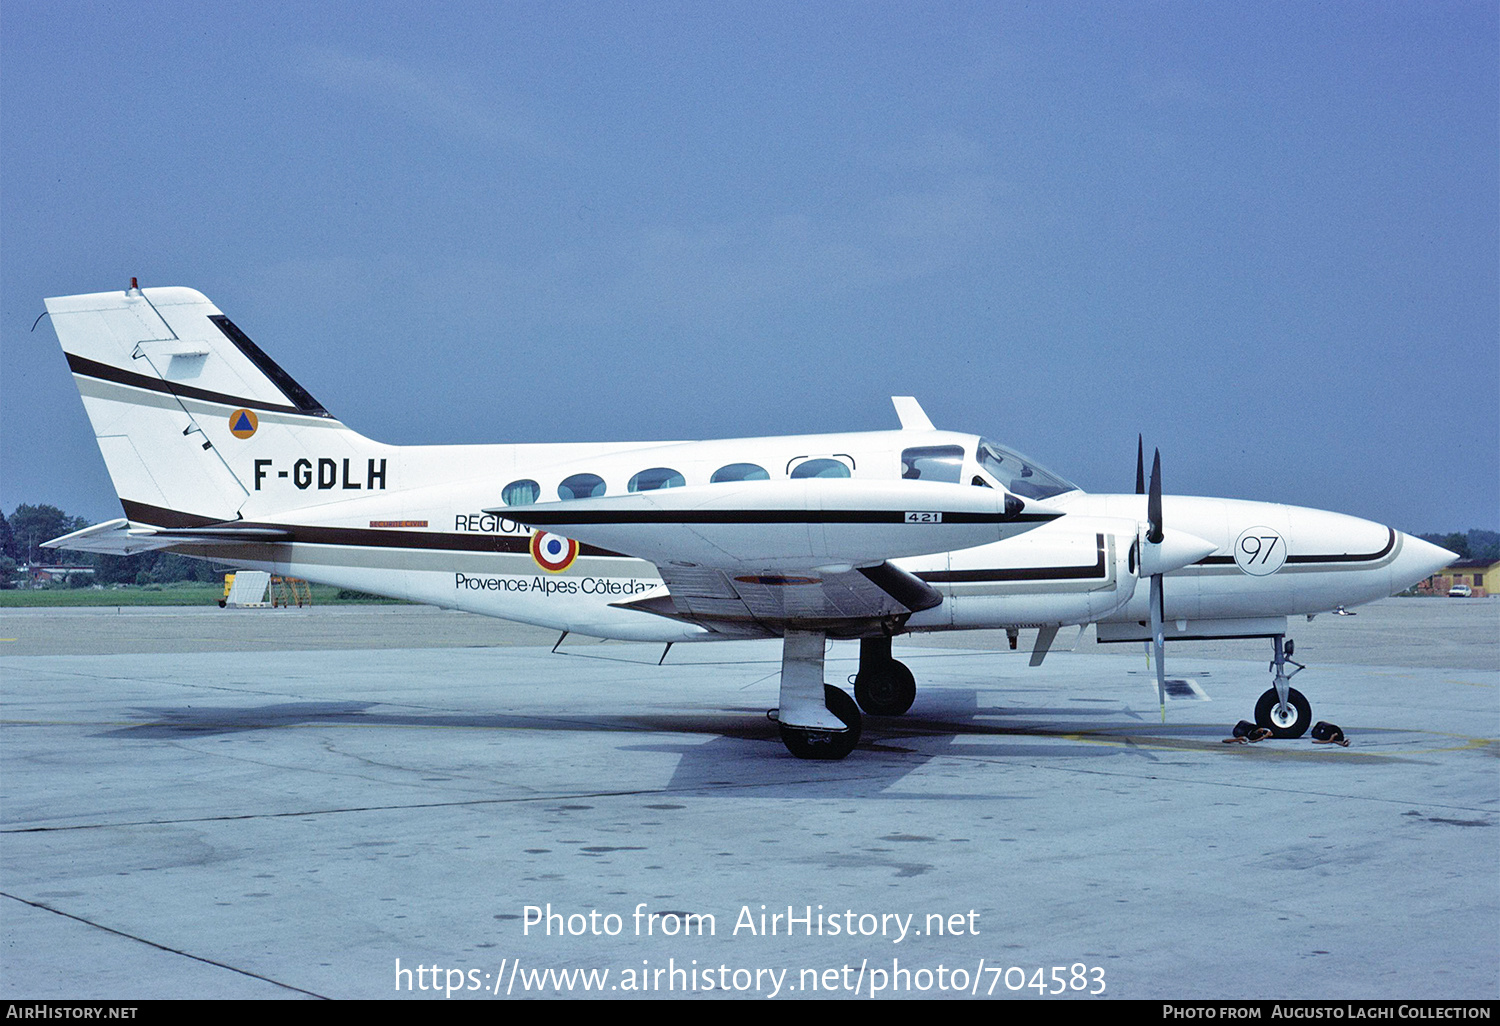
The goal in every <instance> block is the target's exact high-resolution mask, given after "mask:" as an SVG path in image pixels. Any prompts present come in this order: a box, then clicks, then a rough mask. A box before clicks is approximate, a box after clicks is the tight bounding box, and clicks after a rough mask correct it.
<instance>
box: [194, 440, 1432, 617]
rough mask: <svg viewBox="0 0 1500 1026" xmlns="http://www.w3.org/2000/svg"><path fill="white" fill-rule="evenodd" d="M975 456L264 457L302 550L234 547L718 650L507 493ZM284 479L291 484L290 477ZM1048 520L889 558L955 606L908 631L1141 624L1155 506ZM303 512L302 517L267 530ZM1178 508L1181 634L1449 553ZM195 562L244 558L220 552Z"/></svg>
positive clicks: (876, 449) (882, 467)
mask: <svg viewBox="0 0 1500 1026" xmlns="http://www.w3.org/2000/svg"><path fill="white" fill-rule="evenodd" d="M978 443H979V439H978V438H977V436H974V435H965V434H958V433H954V432H947V431H931V432H927V431H910V430H905V431H885V432H865V433H850V434H832V435H805V436H786V437H770V438H746V439H724V440H715V441H700V442H658V443H606V444H598V445H594V444H569V445H470V446H431V447H429V446H414V447H386V448H384V449H383V450H382V455H381V456H380V457H379V459H380V460H382V461H383V463H382V464H380V469H381V472H382V475H381V477H380V478H379V479H377V480H376V481H375V484H377V485H378V487H377V488H376V489H375V490H371V489H370V488H368V487H366V486H368V485H369V484H370V483H371V471H370V470H369V464H370V461H371V459H372V457H370V456H368V455H366V454H365V453H360V454H359V456H358V457H357V458H356V459H355V460H354V461H353V462H352V463H350V462H347V458H346V457H340V456H339V455H338V454H337V453H334V454H333V455H332V456H330V457H329V458H328V461H327V462H326V463H325V464H324V465H323V467H322V470H323V473H322V476H321V477H320V476H319V466H318V463H319V461H317V460H312V459H309V460H305V461H304V465H301V466H293V465H292V461H291V460H288V459H278V458H277V456H276V455H275V454H269V455H267V456H265V457H262V458H263V459H264V460H268V461H269V462H265V463H263V464H262V466H261V467H260V468H259V471H260V474H259V477H260V480H259V482H258V483H259V484H260V488H259V489H258V491H257V493H256V494H255V495H254V496H252V500H259V502H258V503H257V502H256V501H252V502H251V503H249V504H247V506H246V508H245V511H244V512H245V515H246V517H247V518H250V519H260V518H258V517H257V516H256V513H257V510H256V505H257V504H259V505H262V506H263V507H264V509H265V512H266V514H267V516H266V517H265V518H264V519H265V520H266V521H267V522H271V523H276V524H286V525H291V526H294V527H296V528H297V535H298V538H299V540H298V541H295V542H293V543H291V544H277V545H263V546H262V545H245V546H236V552H234V553H233V554H232V555H233V556H234V558H235V561H237V562H243V563H245V564H246V565H253V566H255V567H258V568H263V569H267V570H271V571H272V572H276V573H282V574H287V575H291V576H296V577H302V578H306V579H308V580H314V581H321V582H325V583H329V584H335V585H339V586H341V587H346V588H353V589H358V590H362V591H369V592H374V593H378V594H385V595H392V596H395V597H400V598H405V599H409V600H411V601H415V602H423V603H429V604H433V605H439V606H444V607H449V608H454V609H462V610H466V611H469V612H474V613H481V614H484V615H488V616H497V617H503V618H506V619H511V620H518V621H522V622H525V623H531V624H537V625H540V626H545V627H551V628H555V629H558V630H569V631H573V632H576V633H582V634H588V635H594V636H599V637H609V638H621V639H631V640H655V641H686V640H708V639H712V638H715V637H721V636H723V635H722V634H720V633H715V632H714V631H710V630H706V629H705V628H704V627H702V626H699V625H697V624H694V623H690V622H683V621H679V620H673V619H667V618H663V617H659V616H653V615H650V614H646V613H643V612H641V611H639V610H636V609H628V608H623V607H622V606H621V605H620V603H622V602H626V601H628V600H630V599H632V598H634V597H637V596H641V595H645V594H648V593H650V592H652V591H653V590H654V589H657V588H660V586H661V583H662V581H661V575H660V573H659V572H658V571H657V568H656V567H655V566H654V565H653V564H652V563H650V562H647V561H646V560H642V559H634V558H630V557H628V556H621V555H618V554H615V553H612V552H600V551H599V550H597V549H594V548H591V547H590V546H587V545H584V546H581V547H580V551H579V552H578V554H577V557H576V558H575V559H573V561H572V562H571V563H570V564H569V565H568V566H566V568H564V569H561V570H556V571H554V570H551V569H548V568H547V566H546V565H544V563H542V562H540V561H539V560H538V558H536V557H535V556H533V554H532V551H531V549H530V544H529V543H530V540H531V538H532V536H533V534H534V532H533V531H532V529H530V528H528V527H525V526H523V525H522V524H520V523H517V522H515V521H513V520H510V519H508V518H507V517H505V516H504V515H503V513H486V512H484V511H485V510H486V509H496V508H497V507H500V506H501V504H502V503H501V496H502V493H503V492H504V490H505V488H506V486H507V484H508V483H511V482H518V481H519V482H526V481H529V482H535V483H536V486H537V488H538V489H539V498H540V501H547V500H551V499H556V498H557V497H558V488H559V485H560V484H562V483H563V482H564V481H566V480H568V479H570V478H575V477H576V476H577V475H593V476H594V477H597V478H598V479H599V481H600V482H601V484H600V485H599V486H597V487H600V488H602V492H601V494H605V495H615V494H621V493H625V492H627V490H629V489H630V485H631V480H632V478H635V477H636V475H638V474H641V473H642V472H644V471H658V470H666V471H670V472H675V474H676V475H678V476H679V477H680V479H681V482H682V483H684V484H687V485H701V484H707V483H709V482H710V479H711V478H712V476H713V475H714V473H715V471H716V470H719V469H720V468H723V467H726V466H731V465H734V464H754V465H756V466H757V467H760V468H763V470H764V471H765V472H766V475H767V477H768V478H769V479H771V480H779V479H785V478H787V477H788V476H789V474H790V473H791V472H792V471H794V470H795V469H796V467H797V466H798V465H799V464H801V463H804V462H806V461H808V460H815V459H827V460H833V461H837V462H839V463H841V464H843V465H844V466H846V467H847V469H848V471H849V476H850V477H851V478H853V479H870V480H889V481H893V482H894V481H900V480H901V479H902V471H903V462H902V453H903V452H905V451H911V450H914V449H921V448H923V447H927V448H932V449H936V448H940V447H944V446H947V447H961V448H962V449H963V451H964V453H965V455H964V461H963V465H962V467H961V469H960V470H959V477H958V480H959V481H962V482H972V481H974V480H976V479H977V480H984V481H986V483H988V484H992V485H993V484H994V483H995V482H994V479H993V478H992V477H990V476H989V475H988V474H986V473H985V471H984V469H983V468H982V467H981V466H980V465H979V463H978V462H976V460H975V456H974V454H975V451H976V446H977V445H978ZM243 458H244V459H245V460H247V461H248V460H253V459H254V458H255V454H254V453H250V452H247V453H245V454H244V455H243ZM282 463H286V464H287V466H282V465H281V464H282ZM245 469H246V471H247V473H251V470H252V468H250V467H249V466H248V465H247V468H245ZM282 471H289V473H287V474H286V475H285V476H280V475H281V472H282ZM658 476H660V475H658ZM674 480H675V479H674ZM356 485H357V486H359V487H352V486H356ZM299 500H300V501H299ZM319 500H322V501H319ZM1045 504H1046V505H1047V506H1048V507H1049V508H1051V509H1054V510H1056V511H1060V512H1063V513H1065V514H1066V515H1065V516H1063V517H1062V518H1061V519H1058V520H1055V521H1052V522H1050V523H1046V524H1044V525H1042V526H1039V527H1036V528H1035V529H1033V530H1030V531H1028V532H1027V533H1025V534H1021V535H1020V536H1018V537H1014V538H1009V539H1007V540H1004V541H998V542H993V543H990V544H984V545H978V546H975V547H971V548H964V549H959V550H956V551H951V552H945V553H939V554H936V555H928V556H917V557H908V558H900V559H893V560H892V562H893V563H895V564H896V565H898V566H899V567H901V568H902V569H904V570H906V571H908V572H910V573H912V574H915V575H917V576H918V577H920V578H922V579H923V580H924V581H926V582H928V583H929V584H931V585H932V586H933V587H935V588H937V589H938V590H939V591H940V592H941V593H942V595H943V602H942V604H941V605H938V606H936V607H934V608H932V609H928V610H925V611H923V612H919V613H916V614H915V615H913V616H912V617H911V618H910V620H909V621H908V622H907V624H906V627H907V629H909V630H915V631H931V630H947V629H958V630H963V629H973V628H994V627H1027V626H1043V625H1064V624H1082V623H1090V622H1100V621H1102V622H1106V623H1119V624H1131V623H1137V624H1138V623H1141V622H1143V621H1145V620H1146V619H1147V616H1148V613H1147V599H1146V588H1145V587H1144V585H1143V584H1142V579H1141V577H1140V576H1139V575H1138V572H1137V569H1138V568H1137V565H1136V558H1135V555H1134V554H1133V553H1132V548H1133V546H1135V545H1136V543H1137V539H1138V537H1139V535H1140V533H1141V531H1142V529H1143V525H1144V523H1145V521H1146V519H1147V517H1146V508H1145V507H1146V497H1145V496H1143V495H1090V494H1086V493H1084V492H1081V491H1078V490H1072V491H1064V492H1062V493H1060V494H1057V495H1053V496H1051V497H1049V498H1047V499H1046V500H1045ZM288 506H292V507H295V508H294V509H293V510H291V511H289V512H281V513H279V514H278V513H272V510H277V509H279V510H283V511H285V510H286V509H287V507H288ZM1163 506H1164V509H1163V513H1164V519H1165V521H1166V522H1167V523H1168V524H1170V525H1171V526H1172V527H1173V528H1174V529H1177V530H1181V531H1185V532H1188V533H1189V534H1191V535H1194V536H1197V537H1199V538H1202V539H1204V540H1206V541H1209V542H1212V543H1213V544H1214V545H1216V546H1217V548H1216V550H1215V552H1214V553H1213V555H1211V556H1208V557H1206V558H1204V559H1203V560H1200V561H1198V562H1195V563H1193V564H1191V565H1189V566H1185V567H1182V568H1180V569H1177V570H1174V571H1172V572H1171V573H1169V574H1168V575H1167V576H1166V580H1165V585H1164V607H1165V614H1164V615H1165V619H1166V620H1167V621H1171V622H1177V623H1178V626H1179V627H1180V628H1182V629H1181V630H1180V631H1179V632H1178V633H1179V634H1181V635H1182V636H1187V635H1189V634H1191V633H1192V632H1191V630H1190V629H1189V628H1188V623H1189V622H1194V623H1196V622H1199V621H1208V620H1255V619H1257V618H1274V617H1286V616H1289V615H1297V614H1312V613H1319V612H1324V611H1328V610H1332V609H1335V608H1337V607H1339V606H1350V605H1356V604H1359V603H1363V602H1369V601H1372V600H1374V599H1378V598H1382V597H1384V596H1386V595H1389V594H1392V593H1393V592H1394V591H1398V590H1400V589H1402V588H1405V587H1407V586H1409V585H1410V584H1412V583H1414V581H1416V580H1420V579H1421V577H1422V576H1425V574H1426V573H1428V572H1430V565H1431V563H1432V551H1437V550H1435V548H1434V547H1430V546H1427V544H1426V543H1425V542H1421V541H1420V540H1416V539H1412V538H1409V537H1408V536H1406V535H1403V534H1401V533H1400V532H1395V531H1392V530H1391V529H1389V528H1387V527H1384V526H1381V525H1379V524H1375V523H1372V522H1370V521H1365V520H1360V519H1357V518H1354V517H1349V516H1345V515H1342V514H1338V513H1329V512H1323V511H1319V510H1312V509H1305V508H1299V507H1293V506H1283V505H1279V504H1274V503H1260V502H1246V501H1240V500H1230V499H1210V498H1192V497H1183V496H1170V495H1169V496H1166V497H1164V500H1163ZM303 537H306V538H307V539H308V540H306V541H303V540H300V539H302V538H303ZM1429 550H1432V551H1429ZM184 551H189V552H193V551H194V550H192V549H184ZM1237 551H1238V553H1239V560H1238V562H1237V561H1236V558H1235V556H1236V552H1237ZM195 554H199V555H202V556H205V557H208V558H218V559H225V558H228V557H229V556H230V555H231V553H229V552H226V551H225V549H224V548H223V547H221V546H220V547H213V548H209V547H204V548H203V549H202V550H201V551H197V552H196V553H195ZM1273 564H1274V566H1273ZM1138 584H1142V586H1141V587H1137V585H1138Z"/></svg>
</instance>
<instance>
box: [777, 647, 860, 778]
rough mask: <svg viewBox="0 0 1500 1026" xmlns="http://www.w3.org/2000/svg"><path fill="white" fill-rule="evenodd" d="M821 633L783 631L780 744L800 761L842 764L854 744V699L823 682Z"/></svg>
mask: <svg viewBox="0 0 1500 1026" xmlns="http://www.w3.org/2000/svg"><path fill="white" fill-rule="evenodd" d="M823 641H824V634H823V632H822V631H792V630H789V631H787V632H786V636H785V637H784V638H783V639H782V644H781V704H780V706H779V707H778V708H777V709H776V711H775V713H776V714H775V717H774V718H775V720H776V724H777V726H778V727H779V728H780V729H781V743H782V744H784V745H786V747H787V751H789V752H791V753H792V754H793V755H795V756H796V757H797V758H799V759H824V760H834V759H842V758H843V757H844V756H846V755H848V754H849V753H850V752H852V751H854V746H855V745H857V744H859V732H860V726H861V724H862V722H863V718H862V717H861V716H860V715H859V706H857V705H855V704H854V699H852V698H850V697H849V696H848V694H846V693H845V692H843V691H840V690H839V689H838V688H835V687H830V686H828V685H826V684H824V683H823Z"/></svg>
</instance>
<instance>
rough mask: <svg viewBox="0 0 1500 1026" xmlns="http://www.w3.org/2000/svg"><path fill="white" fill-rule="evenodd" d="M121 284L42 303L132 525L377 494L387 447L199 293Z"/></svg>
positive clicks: (235, 515)
mask: <svg viewBox="0 0 1500 1026" xmlns="http://www.w3.org/2000/svg"><path fill="white" fill-rule="evenodd" d="M131 286H132V287H131V288H130V289H128V290H126V291H124V292H101V293H95V294H92V295H83V296H65V297H61V298H56V299H48V300H47V301H46V304H47V312H48V313H49V314H50V315H51V320H52V325H53V328H54V330H56V332H57V337H58V341H59V342H61V343H62V348H63V352H64V353H65V354H66V356H67V358H68V366H69V368H70V369H71V370H72V372H73V378H74V380H75V381H76V382H77V384H78V390H79V392H80V394H81V395H82V396H83V405H84V408H85V409H86V410H87V412H88V415H89V420H90V421H91V422H92V424H93V427H94V435H95V438H96V439H97V440H98V443H99V450H100V452H101V453H102V454H103V455H104V462H105V464H106V466H107V467H108V469H109V475H110V479H111V480H112V481H113V482H114V486H115V491H116V493H117V494H118V495H119V497H120V502H121V505H123V506H124V509H125V515H126V517H128V518H129V519H130V521H132V522H134V523H143V524H149V525H152V526H155V527H161V528H186V527H198V526H202V525H204V524H208V523H223V522H225V521H230V520H237V519H254V518H256V517H264V516H266V515H268V514H270V513H274V512H275V511H276V510H277V509H287V508H292V507H298V506H307V505H311V504H315V503H316V502H317V498H318V495H317V493H318V492H323V493H324V494H323V496H322V497H323V498H325V499H332V498H348V497H350V496H351V494H353V491H355V490H362V489H364V488H366V487H367V486H368V487H369V488H376V487H379V488H381V489H384V488H385V486H386V476H387V475H386V464H387V460H388V459H389V458H390V455H391V454H392V451H393V449H392V447H391V446H387V445H383V444H381V443H379V442H374V441H372V440H370V439H368V438H365V437H364V436H363V435H360V434H359V433H357V432H355V431H352V430H350V429H349V428H347V427H345V426H344V425H343V424H341V423H339V422H338V421H337V420H335V419H334V418H333V417H332V416H331V415H330V414H329V413H328V411H327V410H325V409H324V408H323V406H322V405H321V404H320V403H319V402H318V401H317V400H316V399H314V398H313V397H312V396H311V395H310V394H309V393H308V391H307V390H306V389H304V388H303V387H302V386H301V385H299V384H297V382H296V381H294V380H293V379H292V377H291V375H289V374H288V373H287V372H286V371H285V370H283V369H282V368H281V367H280V366H279V365H277V364H276V362H275V361H274V360H272V359H271V358H270V357H269V356H267V355H266V354H265V353H264V352H263V351H262V350H261V349H260V347H258V346H257V345H256V344H255V343H254V342H252V341H250V339H249V337H247V336H246V335H245V333H244V332H243V331H241V330H240V329H239V328H238V327H237V326H236V325H235V324H234V323H233V322H232V321H230V320H229V318H228V317H225V316H224V314H223V313H222V312H220V311H219V309H218V308H217V307H215V306H214V305H213V304H212V303H210V302H209V301H208V299H207V298H205V297H204V296H203V295H202V294H201V293H198V292H195V291H193V290H192V289H185V288H153V289H140V288H136V287H135V284H134V282H133V281H132V283H131ZM309 491H311V493H312V494H304V493H307V492H309ZM330 491H332V492H333V494H331V495H330V494H328V493H329V492H330Z"/></svg>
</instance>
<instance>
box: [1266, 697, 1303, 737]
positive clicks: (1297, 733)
mask: <svg viewBox="0 0 1500 1026" xmlns="http://www.w3.org/2000/svg"><path fill="white" fill-rule="evenodd" d="M1280 704H1281V699H1280V698H1278V697H1277V696H1276V689H1275V688H1270V689H1269V690H1267V691H1266V693H1265V694H1263V695H1261V696H1260V701H1258V702H1256V703H1255V723H1256V725H1257V726H1260V727H1266V728H1268V729H1269V730H1270V731H1271V736H1272V737H1301V736H1302V735H1303V734H1306V733H1307V728H1308V727H1309V726H1311V725H1312V703H1310V702H1309V701H1308V700H1307V698H1306V697H1305V696H1304V695H1303V694H1302V692H1300V691H1298V690H1297V689H1296V688H1289V689H1288V690H1287V693H1286V705H1287V712H1288V713H1289V714H1290V715H1289V716H1282V715H1281V713H1280V711H1279V709H1278V707H1279V706H1280Z"/></svg>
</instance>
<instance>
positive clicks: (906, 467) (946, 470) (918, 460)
mask: <svg viewBox="0 0 1500 1026" xmlns="http://www.w3.org/2000/svg"><path fill="white" fill-rule="evenodd" d="M963 469H964V449H963V446H961V445H925V446H919V447H917V448H913V449H907V450H905V451H904V452H902V453H901V476H902V477H904V478H906V479H907V480H908V481H946V482H948V483H949V484H958V481H959V477H960V476H961V475H962V473H963Z"/></svg>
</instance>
